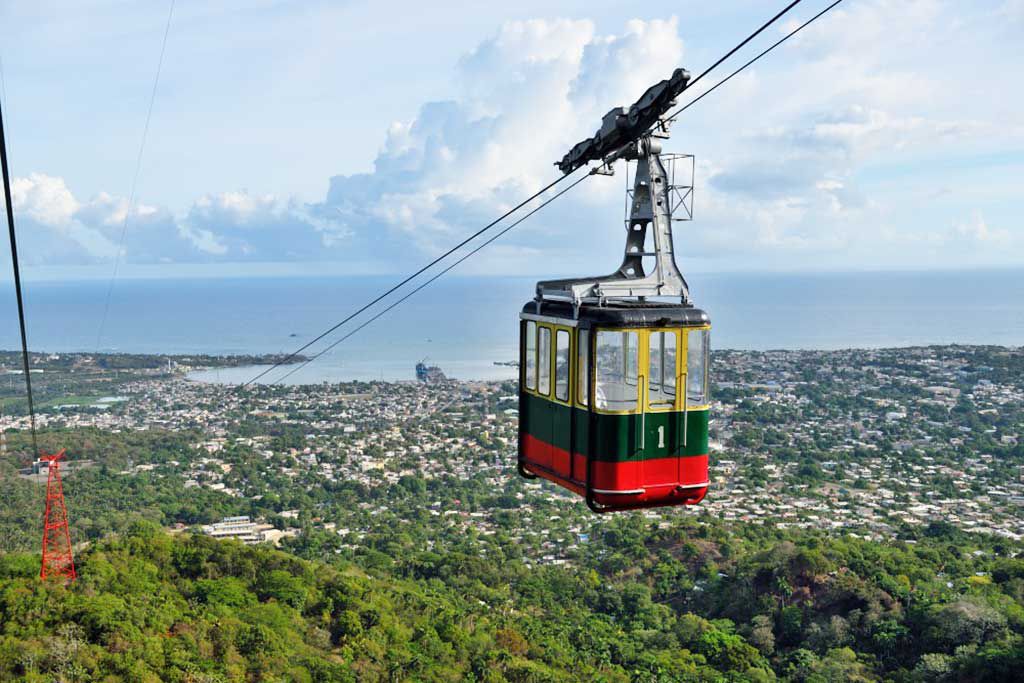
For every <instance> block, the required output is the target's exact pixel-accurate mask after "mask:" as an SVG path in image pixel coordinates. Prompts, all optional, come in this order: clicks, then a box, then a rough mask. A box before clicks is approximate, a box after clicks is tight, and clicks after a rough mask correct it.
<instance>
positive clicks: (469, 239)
mask: <svg viewBox="0 0 1024 683" xmlns="http://www.w3.org/2000/svg"><path fill="white" fill-rule="evenodd" d="M570 175H572V174H571V173H570V174H569V175H564V176H562V177H560V178H556V179H555V180H553V181H552V182H550V183H548V184H547V185H545V186H544V187H543V188H541V189H540V190H538V191H537V192H535V193H533V194H532V195H530V196H529V197H528V198H527V199H524V200H523V201H521V202H519V203H518V204H516V205H515V206H513V207H512V208H511V209H509V210H508V211H506V212H505V213H503V214H502V215H501V216H499V217H498V218H495V219H494V220H493V221H491V222H490V223H488V224H487V225H485V226H484V227H482V228H480V229H479V230H477V231H476V232H474V233H473V234H472V235H470V236H469V237H467V238H466V239H464V240H462V241H461V242H459V243H458V244H456V245H455V246H454V247H452V248H451V249H449V250H448V251H446V252H445V253H443V254H441V255H440V256H438V257H437V258H435V259H434V260H433V261H431V262H430V263H428V264H427V265H425V266H423V267H422V268H420V269H419V270H417V271H416V272H415V273H413V274H412V275H410V276H409V277H407V278H405V279H404V280H402V281H401V282H399V283H398V284H397V285H394V286H393V287H391V288H390V289H389V290H387V291H386V292H384V293H383V294H381V295H380V296H378V297H377V298H376V299H374V300H373V301H371V302H370V303H368V304H366V305H364V306H362V307H360V308H359V309H358V310H356V311H355V312H353V313H351V314H349V315H348V316H347V317H346V318H345V319H344V320H342V321H341V322H339V323H337V324H336V325H334V326H332V327H331V328H330V329H328V330H326V331H325V332H323V333H321V334H319V335H317V336H316V337H315V338H314V339H311V340H310V341H308V342H306V343H305V344H303V345H302V346H300V347H299V348H297V349H295V351H293V352H291V353H290V354H288V355H287V356H285V357H284V358H282V359H281V360H279V361H278V362H276V363H274V364H273V365H271V366H270V367H269V368H266V369H265V370H263V371H262V372H261V373H259V374H258V375H256V376H255V377H253V378H252V379H250V380H249V381H248V382H246V383H244V384H242V387H247V386H249V385H250V384H252V383H253V382H255V381H257V380H259V379H260V378H262V377H264V376H265V375H267V374H268V373H270V372H271V371H273V370H275V369H277V368H279V367H281V366H282V365H284V364H286V363H287V362H288V361H290V360H291V359H293V358H295V357H296V356H298V355H299V354H300V353H302V352H303V351H305V350H306V349H308V348H309V347H310V346H312V345H313V344H315V343H317V342H318V341H320V340H321V339H323V338H324V337H326V336H327V335H329V334H331V333H332V332H334V331H335V330H337V329H338V328H339V327H341V326H342V325H344V324H345V323H347V322H349V321H350V320H352V319H353V318H355V317H356V316H358V315H359V314H361V313H363V312H365V311H366V310H367V309H369V308H371V307H372V306H374V305H376V304H378V303H380V301H381V300H382V299H385V298H387V297H388V296H390V295H391V294H394V293H395V292H396V291H397V290H399V289H401V288H402V287H404V286H405V285H407V284H409V282H410V281H412V280H414V279H416V278H417V277H419V276H420V275H422V274H423V273H424V272H425V271H427V270H430V269H431V268H433V267H434V266H436V265H437V264H438V263H440V262H441V261H443V260H445V259H446V258H448V257H449V256H451V255H452V254H454V253H455V252H456V251H458V250H459V249H461V248H462V247H464V246H466V245H467V244H469V243H470V242H472V241H473V240H475V239H476V238H477V237H479V236H480V235H482V234H484V233H485V232H487V231H488V230H490V229H491V228H493V227H494V226H495V225H497V224H498V223H500V222H501V221H503V220H505V219H506V218H508V217H509V216H511V215H512V214H514V213H515V212H516V211H518V210H519V209H521V208H523V207H524V206H526V205H527V204H529V203H530V202H532V201H533V200H534V199H536V198H537V197H539V196H541V195H542V194H544V193H545V192H547V191H548V190H550V189H551V188H553V187H554V186H555V185H558V184H559V183H561V182H562V181H563V180H565V179H566V178H568V177H569V176H570ZM583 177H584V178H586V177H587V176H583Z"/></svg>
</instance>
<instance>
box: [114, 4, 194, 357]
mask: <svg viewBox="0 0 1024 683" xmlns="http://www.w3.org/2000/svg"><path fill="white" fill-rule="evenodd" d="M174 2H175V0H171V8H170V10H169V11H168V12H167V25H166V26H164V40H163V43H162V44H161V45H160V58H159V59H158V60H157V63H156V77H155V78H154V79H153V90H152V92H150V94H149V108H148V109H147V110H146V125H144V126H143V127H142V140H141V142H140V143H139V154H138V156H137V157H136V158H135V175H134V176H132V185H131V191H130V192H129V194H128V209H127V210H126V211H125V214H124V222H123V223H122V224H121V238H120V239H119V240H118V242H117V252H116V253H115V254H114V272H113V274H111V276H110V284H109V285H108V286H107V296H106V299H105V300H104V303H103V315H102V316H101V317H100V328H99V330H97V332H96V351H97V352H98V351H99V350H100V341H101V340H102V339H103V328H104V327H106V325H107V316H108V315H109V314H110V297H111V296H112V295H113V293H114V281H115V280H116V279H117V271H118V269H119V267H120V265H121V251H122V250H123V249H124V240H125V236H127V234H128V220H129V218H130V217H131V215H132V210H133V209H134V208H135V192H136V190H137V189H138V184H139V172H140V171H141V170H142V154H143V152H145V150H146V138H147V137H148V136H149V122H150V121H151V120H152V118H153V103H154V102H155V101H156V90H157V86H158V85H159V84H160V73H161V71H162V70H163V66H164V53H165V52H166V51H167V36H168V35H169V34H170V32H171V17H173V16H174Z"/></svg>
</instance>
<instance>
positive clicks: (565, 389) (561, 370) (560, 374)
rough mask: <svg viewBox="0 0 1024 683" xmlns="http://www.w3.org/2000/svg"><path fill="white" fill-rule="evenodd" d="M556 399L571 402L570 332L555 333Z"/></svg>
mask: <svg viewBox="0 0 1024 683" xmlns="http://www.w3.org/2000/svg"><path fill="white" fill-rule="evenodd" d="M555 398H557V399H558V400H559V401H568V400H569V331H568V330H557V331H556V332H555Z"/></svg>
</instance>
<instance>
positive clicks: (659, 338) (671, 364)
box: [640, 330, 683, 486]
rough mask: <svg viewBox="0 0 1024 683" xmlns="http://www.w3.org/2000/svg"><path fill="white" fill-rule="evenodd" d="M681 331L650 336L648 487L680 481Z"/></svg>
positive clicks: (645, 427) (644, 440)
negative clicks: (679, 388)
mask: <svg viewBox="0 0 1024 683" xmlns="http://www.w3.org/2000/svg"><path fill="white" fill-rule="evenodd" d="M678 349H679V332H678V330H651V331H650V332H649V333H648V334H647V353H646V363H645V367H646V375H645V377H644V382H643V384H644V386H643V387H642V391H643V393H644V396H643V399H644V400H643V402H642V405H641V410H642V411H643V414H642V417H641V426H640V429H641V432H642V437H641V450H642V453H641V457H642V458H643V463H644V467H643V478H644V484H645V486H650V485H659V484H673V483H676V482H678V481H679V478H678V477H679V466H678V463H677V462H676V460H675V458H676V457H677V456H678V455H679V454H680V451H679V448H680V446H681V438H682V426H683V425H682V415H681V413H680V412H679V411H678V409H677V405H678V386H679V363H678V353H677V350H678Z"/></svg>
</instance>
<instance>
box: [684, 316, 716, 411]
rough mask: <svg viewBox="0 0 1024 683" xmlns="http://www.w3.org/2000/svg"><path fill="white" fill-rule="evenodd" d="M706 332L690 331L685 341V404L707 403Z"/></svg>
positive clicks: (707, 335)
mask: <svg viewBox="0 0 1024 683" xmlns="http://www.w3.org/2000/svg"><path fill="white" fill-rule="evenodd" d="M708 332H709V331H708V330H690V331H689V333H688V335H689V336H688V337H687V341H686V403H687V404H688V405H703V404H705V403H707V402H708V395H707V384H708V358H709V356H710V354H709V352H708V343H709V337H710V335H709V334H708Z"/></svg>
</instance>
